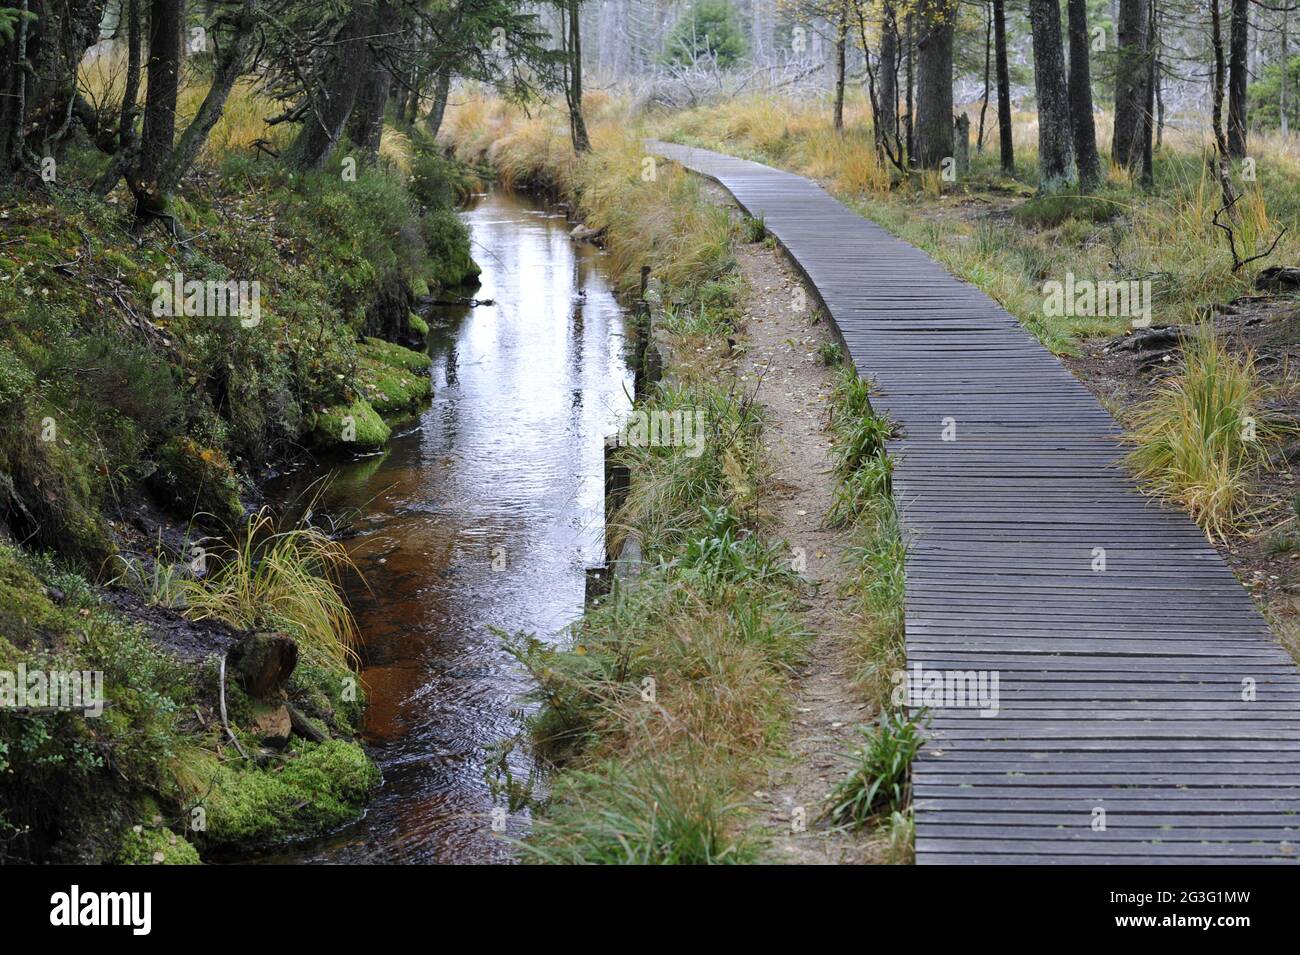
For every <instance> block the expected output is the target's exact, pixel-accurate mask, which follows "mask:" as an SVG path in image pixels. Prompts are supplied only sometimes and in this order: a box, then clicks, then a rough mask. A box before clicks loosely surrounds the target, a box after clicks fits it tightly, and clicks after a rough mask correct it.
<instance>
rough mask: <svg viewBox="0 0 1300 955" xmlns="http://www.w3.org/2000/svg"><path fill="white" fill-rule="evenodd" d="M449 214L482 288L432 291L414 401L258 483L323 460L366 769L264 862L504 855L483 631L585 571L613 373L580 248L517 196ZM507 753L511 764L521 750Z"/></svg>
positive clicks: (619, 385) (531, 612) (557, 607)
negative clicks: (348, 822)
mask: <svg viewBox="0 0 1300 955" xmlns="http://www.w3.org/2000/svg"><path fill="white" fill-rule="evenodd" d="M465 216H466V221H467V222H468V225H469V227H470V231H471V236H472V238H473V242H474V250H473V251H474V257H475V259H476V260H477V261H478V263H479V264H480V266H481V267H482V269H483V275H482V283H483V284H482V287H481V288H480V289H479V290H478V291H477V292H475V293H474V294H475V295H476V296H477V297H479V298H482V299H492V300H494V301H495V304H494V305H492V306H480V307H478V308H473V309H469V308H461V307H448V306H435V307H434V309H433V314H432V315H431V316H430V326H431V328H432V332H431V335H430V345H429V348H430V353H431V354H432V356H433V370H432V374H433V383H434V388H435V394H434V400H433V403H432V406H431V407H430V408H429V409H428V410H426V411H425V412H424V413H423V414H422V415H421V416H420V418H419V419H418V421H412V422H411V423H410V424H409V425H407V426H406V427H405V428H399V429H398V431H397V434H396V436H395V438H394V440H393V441H392V443H391V445H390V447H389V448H388V449H387V451H386V452H384V453H383V454H380V455H376V456H373V457H369V458H363V459H360V460H357V461H352V462H346V463H343V464H339V465H335V466H333V467H329V468H313V469H309V471H308V472H306V473H298V474H295V475H293V477H292V478H291V479H288V480H286V481H284V482H282V484H281V486H279V487H278V488H275V489H273V491H274V493H275V494H276V495H277V496H278V497H280V499H281V500H282V502H284V503H288V502H290V501H292V500H293V499H294V497H295V495H297V494H299V493H300V492H301V489H302V488H303V487H305V486H306V485H308V484H310V483H311V482H312V481H314V480H317V479H319V478H320V477H322V476H323V475H324V474H326V473H327V472H328V473H329V475H330V483H329V486H328V491H327V492H326V494H325V497H324V499H323V501H322V502H321V503H322V505H323V506H322V507H321V510H323V511H326V512H328V513H331V514H347V513H349V512H352V513H353V514H354V515H355V516H354V518H353V520H352V521H351V522H350V525H349V526H350V531H351V532H352V536H349V537H348V546H349V550H350V552H351V554H352V557H353V559H354V560H355V561H356V563H357V565H358V566H359V568H360V569H361V571H362V573H363V574H364V575H365V578H366V582H367V583H368V584H369V588H370V589H369V591H367V590H366V589H365V587H364V586H361V585H357V586H354V587H353V588H352V592H351V594H350V597H351V599H352V605H353V609H354V611H355V612H356V615H357V623H358V625H359V627H360V630H361V633H362V635H363V638H364V651H363V654H362V658H363V662H364V667H363V670H362V683H363V685H364V686H365V687H366V690H367V693H368V698H369V708H368V710H367V714H366V720H365V727H364V732H365V739H366V742H367V744H368V745H369V747H370V750H371V752H372V754H373V755H374V757H375V759H376V760H377V761H378V762H379V765H380V767H381V768H382V769H383V773H384V779H385V784H384V787H383V789H382V790H380V792H379V793H378V795H377V798H376V799H375V801H374V802H373V803H372V805H371V807H370V810H369V812H368V813H367V815H366V816H365V818H364V819H362V820H360V821H359V822H358V823H356V824H354V825H352V826H350V827H348V828H347V829H345V830H343V831H341V832H339V833H336V834H334V835H332V836H330V837H328V838H326V839H323V840H318V841H316V842H313V843H308V844H304V845H301V846H298V847H295V848H294V849H293V850H292V851H289V852H284V853H278V854H276V855H275V856H274V857H271V858H269V859H267V860H266V861H273V862H494V861H506V860H508V859H509V858H510V856H511V852H510V848H509V845H508V842H507V841H506V840H503V839H502V838H501V837H500V836H499V835H497V834H494V833H493V832H492V830H491V825H490V823H491V818H490V815H491V810H492V808H493V801H492V797H491V794H490V792H489V788H488V785H487V782H486V781H485V769H486V768H487V764H488V763H489V762H490V756H491V753H492V748H493V746H494V744H496V743H498V742H499V741H500V740H502V739H504V738H507V737H509V736H510V735H512V734H513V733H515V732H516V731H517V730H518V728H519V717H518V713H517V709H518V706H519V698H520V696H521V695H522V694H523V693H524V692H525V691H526V690H527V688H528V683H527V679H526V677H525V675H524V674H523V673H522V671H521V670H520V669H519V667H518V666H517V664H516V663H515V662H514V660H512V659H511V658H510V657H509V656H508V655H507V654H506V653H505V652H503V650H502V649H501V646H500V641H499V639H498V637H497V636H496V635H495V634H494V633H493V632H492V630H491V629H490V628H492V627H496V628H500V629H502V630H505V631H508V632H512V633H513V632H516V631H519V630H524V631H528V632H532V633H535V634H537V635H539V636H549V635H553V634H555V633H556V632H557V631H559V630H561V629H562V628H563V627H564V626H565V625H566V624H568V623H570V622H571V621H572V620H574V619H575V618H576V617H577V616H578V615H579V614H580V613H581V611H582V605H583V590H584V573H583V571H584V568H585V567H587V566H591V565H594V564H597V563H600V561H601V558H602V531H603V526H602V522H603V513H602V512H603V499H604V484H603V468H602V435H604V434H606V433H608V432H610V431H612V430H614V427H615V424H616V422H617V421H618V419H619V417H620V416H621V415H623V414H625V413H626V409H627V406H628V399H627V394H628V393H630V392H631V389H632V384H631V372H630V370H629V369H628V366H627V363H626V361H625V360H624V357H623V355H624V339H623V331H624V325H623V314H622V311H621V309H620V306H619V304H618V302H617V300H616V299H615V297H614V294H613V292H612V289H611V285H610V282H609V280H608V277H607V275H606V273H605V268H604V263H603V261H602V256H601V254H600V252H599V250H597V249H594V248H592V247H590V246H579V245H575V244H574V243H573V242H571V241H570V239H569V238H568V232H567V230H568V224H567V223H566V221H565V219H564V217H563V216H560V215H556V214H554V213H551V212H548V211H547V209H546V207H545V206H544V205H543V204H542V203H541V202H539V201H537V200H534V199H531V198H529V197H523V196H512V195H504V194H500V193H495V192H494V193H490V194H488V195H486V196H480V197H477V199H476V201H475V203H474V204H473V205H472V207H471V208H470V209H469V210H468V211H467V212H466V214H465ZM511 764H512V770H513V772H514V774H515V777H516V778H517V779H522V778H524V777H526V776H527V774H528V765H527V762H526V758H525V757H524V756H522V755H515V756H513V757H512V759H511ZM526 827H527V819H526V818H518V817H516V818H512V819H511V820H510V821H509V826H508V832H509V833H511V834H513V835H519V834H522V832H524V831H525V830H526Z"/></svg>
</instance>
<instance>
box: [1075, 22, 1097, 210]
mask: <svg viewBox="0 0 1300 955" xmlns="http://www.w3.org/2000/svg"><path fill="white" fill-rule="evenodd" d="M1067 18H1068V20H1069V32H1070V82H1069V87H1070V88H1069V92H1070V125H1071V127H1072V130H1073V134H1074V162H1075V165H1076V166H1077V167H1078V170H1079V189H1080V190H1081V191H1083V192H1091V191H1092V190H1093V189H1095V188H1096V187H1097V185H1098V183H1100V182H1101V160H1100V158H1099V157H1098V156H1097V127H1096V124H1095V122H1094V121H1093V116H1092V71H1091V69H1090V65H1089V62H1088V59H1089V50H1088V40H1089V37H1088V3H1087V0H1067Z"/></svg>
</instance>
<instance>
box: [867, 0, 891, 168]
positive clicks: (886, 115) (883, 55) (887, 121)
mask: <svg viewBox="0 0 1300 955" xmlns="http://www.w3.org/2000/svg"><path fill="white" fill-rule="evenodd" d="M880 11H881V12H880V16H881V23H880V112H881V116H880V119H881V121H882V122H883V123H884V132H885V134H886V135H887V136H888V137H889V138H890V141H891V142H893V143H894V147H893V148H894V149H895V150H897V148H898V22H897V21H896V20H895V19H894V4H893V2H892V0H884V2H883V3H882V4H881V8H880ZM863 55H864V56H869V55H870V54H868V53H867V52H866V51H865V49H864V51H863Z"/></svg>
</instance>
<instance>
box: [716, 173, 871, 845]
mask: <svg viewBox="0 0 1300 955" xmlns="http://www.w3.org/2000/svg"><path fill="white" fill-rule="evenodd" d="M716 198H717V200H718V201H720V202H721V201H725V200H724V199H723V198H722V193H721V192H720V191H718V193H717V195H716ZM736 259H737V262H738V264H739V267H740V271H741V273H742V274H743V275H744V277H745V279H746V281H747V282H748V284H749V287H750V290H751V295H750V299H749V301H748V303H747V305H746V309H745V324H744V327H743V329H742V332H743V334H744V337H745V343H746V347H747V353H746V356H745V359H744V365H745V367H744V370H743V372H742V374H743V375H744V376H745V381H746V383H747V384H751V385H752V383H753V382H754V381H755V380H757V379H758V377H759V376H760V375H761V379H762V383H761V385H760V386H759V390H758V400H759V403H760V404H762V406H763V407H764V409H765V412H766V417H765V425H764V436H765V440H764V444H765V448H766V451H767V454H768V460H769V462H770V463H771V466H772V470H773V477H774V478H775V484H776V495H775V497H776V499H775V500H774V501H772V502H771V504H772V510H773V513H774V515H775V517H776V526H775V527H774V528H773V531H772V536H773V537H775V538H781V539H784V540H786V541H788V542H789V545H790V547H791V548H792V550H793V552H794V553H795V554H797V553H798V550H799V549H801V550H802V553H803V555H804V560H805V562H806V567H805V570H804V574H803V575H804V576H805V577H806V578H807V580H808V587H807V600H806V602H805V606H804V607H803V609H802V611H801V613H802V615H803V621H804V624H805V626H806V627H807V629H808V630H809V631H810V632H811V633H812V634H813V635H814V636H813V639H812V642H811V645H810V647H809V653H808V659H807V662H806V664H805V665H804V667H803V668H802V669H801V671H800V672H799V674H798V675H797V679H796V684H795V686H796V694H797V699H796V701H795V707H796V709H795V722H794V726H793V729H792V733H791V739H790V741H789V751H790V758H789V759H788V760H787V761H785V762H783V763H782V764H780V765H779V766H777V767H776V768H775V769H774V770H773V772H772V775H771V778H770V779H769V781H768V783H767V784H766V785H765V786H764V788H763V789H761V790H759V791H757V792H755V793H754V799H755V801H756V803H757V805H758V806H759V807H760V810H761V812H762V815H761V820H762V827H763V829H764V835H766V836H767V837H769V838H770V839H771V843H772V860H773V861H774V862H791V863H813V864H815V863H852V862H867V861H872V855H873V851H872V844H871V841H870V840H869V839H868V838H867V837H866V836H865V835H851V834H848V833H843V832H836V831H830V830H829V829H828V827H827V826H826V824H825V823H824V822H821V821H819V818H818V817H819V816H820V815H821V813H822V811H823V809H824V808H825V805H826V797H827V795H828V794H829V792H830V790H831V789H832V788H833V787H834V786H835V785H836V784H837V783H838V782H839V781H840V780H841V779H842V778H843V777H844V775H845V773H846V771H847V763H846V762H845V760H844V759H843V755H842V754H844V753H845V752H847V751H848V750H850V749H851V748H853V747H854V746H855V745H856V744H857V743H858V742H859V741H860V739H861V737H860V735H859V734H858V733H857V727H859V726H861V725H862V724H863V723H867V722H869V721H870V720H871V719H872V718H873V716H874V714H873V712H872V708H871V706H870V705H869V704H867V703H866V702H865V701H864V699H863V696H862V694H861V693H860V692H859V691H858V690H857V689H856V688H855V687H854V685H853V682H852V680H851V671H850V667H849V663H848V655H847V647H848V644H849V642H850V641H851V640H852V637H853V630H854V626H855V620H854V610H853V601H852V599H851V598H849V597H846V596H842V595H841V593H840V591H841V589H842V588H841V585H842V584H843V582H844V580H845V578H846V569H845V566H844V564H843V562H842V556H843V552H844V549H845V548H846V547H847V546H848V545H849V543H850V541H849V535H848V533H847V532H845V531H831V530H827V529H826V528H825V527H824V526H823V523H822V521H823V517H824V516H825V514H826V511H827V509H828V508H829V507H830V504H831V498H832V493H833V490H834V487H835V484H836V478H835V475H834V474H833V472H832V462H831V456H830V432H829V430H828V427H827V425H828V422H829V401H830V394H831V390H832V387H833V385H834V378H835V370H834V369H832V368H828V367H826V366H825V365H824V364H823V363H822V361H821V358H820V356H819V355H818V349H819V348H820V347H821V345H822V344H823V343H825V342H831V341H833V340H834V338H833V333H832V331H831V329H830V328H829V327H827V325H826V323H825V321H824V320H822V321H818V322H815V323H814V321H813V320H814V319H815V318H816V316H817V311H816V308H815V307H814V305H813V301H814V300H813V298H812V296H810V295H809V296H807V299H806V300H807V303H808V305H807V307H805V308H804V309H803V311H802V312H797V311H796V310H795V308H794V304H795V301H796V293H795V288H796V287H797V286H799V285H802V284H803V283H802V279H801V278H800V277H799V276H798V275H797V273H796V272H795V271H794V269H793V268H791V266H790V265H789V264H788V263H787V262H786V260H785V257H784V255H783V254H782V253H781V252H779V251H775V250H772V249H769V248H767V247H766V246H764V245H763V244H761V243H760V244H755V245H743V246H740V247H738V248H737V250H736ZM800 808H802V809H803V812H804V814H805V816H806V819H807V828H806V831H803V832H795V831H793V829H794V828H795V827H794V826H793V825H792V822H793V820H794V819H795V816H796V810H798V809H800Z"/></svg>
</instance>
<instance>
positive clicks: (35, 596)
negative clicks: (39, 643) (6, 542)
mask: <svg viewBox="0 0 1300 955" xmlns="http://www.w3.org/2000/svg"><path fill="white" fill-rule="evenodd" d="M66 625H67V614H66V613H65V611H63V610H62V609H61V608H59V607H56V606H55V605H54V604H53V603H52V602H51V601H50V598H49V596H48V591H47V590H46V588H45V586H44V585H43V584H42V583H41V582H40V581H39V580H37V579H36V577H35V576H34V575H33V574H32V573H31V572H30V571H28V570H27V568H26V567H24V566H23V565H22V564H21V563H20V562H19V560H18V555H17V553H16V552H15V551H14V550H12V549H11V548H9V547H7V546H0V635H2V636H5V637H8V638H9V639H20V638H21V637H23V636H25V635H29V634H33V633H38V632H46V633H48V632H51V631H61V630H62V629H63V628H64V627H65V626H66Z"/></svg>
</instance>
